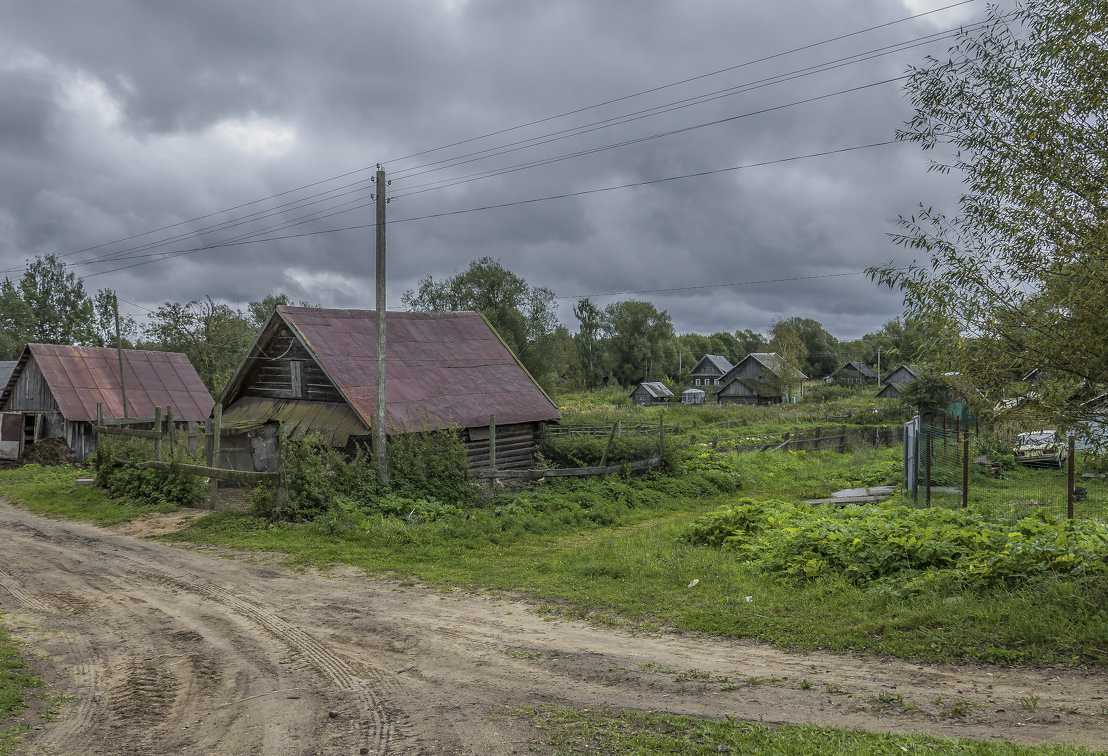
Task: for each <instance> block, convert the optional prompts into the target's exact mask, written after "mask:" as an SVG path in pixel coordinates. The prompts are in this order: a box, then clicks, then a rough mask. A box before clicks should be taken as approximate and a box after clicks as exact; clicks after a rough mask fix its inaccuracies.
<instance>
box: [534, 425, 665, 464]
mask: <svg viewBox="0 0 1108 756" xmlns="http://www.w3.org/2000/svg"><path fill="white" fill-rule="evenodd" d="M607 446H608V438H607V437H604V438H602V437H599V436H589V435H585V434H578V433H566V434H559V435H556V436H553V435H552V436H548V437H547V439H546V443H545V444H543V446H542V449H541V450H540V453H541V454H542V456H543V459H545V460H546V461H547V463H548V464H550V466H551V467H599V466H600V460H601V459H602V458H604V449H605V447H607ZM657 455H658V437H657V436H646V435H625V436H615V437H613V438H612V445H611V448H609V449H608V456H607V459H606V460H605V462H604V464H606V465H621V464H624V463H626V462H637V461H639V460H642V459H650V458H651V457H655V456H657Z"/></svg>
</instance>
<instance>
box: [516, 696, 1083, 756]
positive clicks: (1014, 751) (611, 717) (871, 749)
mask: <svg viewBox="0 0 1108 756" xmlns="http://www.w3.org/2000/svg"><path fill="white" fill-rule="evenodd" d="M515 715H516V716H520V717H525V718H527V719H529V720H530V721H531V722H532V723H533V724H534V725H535V726H537V727H538V728H540V729H541V730H543V731H544V733H545V734H546V737H545V738H544V740H543V741H542V743H541V744H540V745H539V746H538V747H537V748H535V747H533V750H537V751H538V752H540V753H545V754H548V755H549V756H555V755H557V756H565V755H568V754H584V753H619V754H624V756H646V755H647V754H670V755H671V756H708V755H709V754H712V755H713V756H715V754H720V753H757V754H770V755H780V756H822V755H823V754H829V753H833V754H836V755H837V756H855V755H857V756H862V755H863V754H865V756H873V755H875V754H876V755H879V756H880V755H883V754H887V755H888V756H903V754H905V753H911V754H917V755H918V756H946V755H947V754H961V755H964V754H972V755H974V756H1081V755H1083V754H1091V753H1092V751H1089V750H1088V749H1086V748H1081V747H1078V746H1069V745H1040V746H1022V745H1015V744H1012V743H984V742H978V741H972V740H953V739H948V738H935V737H931V736H928V735H899V734H898V735H891V734H883V733H871V732H864V731H859V730H841V729H837V728H832V727H816V726H814V725H805V726H802V727H793V726H780V727H769V726H767V725H764V724H760V723H758V722H742V721H737V720H734V719H726V720H723V721H716V720H705V719H694V718H691V717H679V716H672V715H667V714H639V713H633V712H612V711H607V710H599V711H589V710H585V711H582V712H578V711H573V710H568V709H553V708H544V709H521V710H519V711H517V712H515Z"/></svg>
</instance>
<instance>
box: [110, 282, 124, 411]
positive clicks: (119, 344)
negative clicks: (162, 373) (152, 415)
mask: <svg viewBox="0 0 1108 756" xmlns="http://www.w3.org/2000/svg"><path fill="white" fill-rule="evenodd" d="M112 304H113V305H114V307H115V351H116V354H118V355H119V393H120V394H122V395H123V417H124V419H126V417H127V385H126V384H125V383H124V382H123V339H122V338H120V336H119V296H118V295H117V294H116V293H115V292H114V291H113V292H112Z"/></svg>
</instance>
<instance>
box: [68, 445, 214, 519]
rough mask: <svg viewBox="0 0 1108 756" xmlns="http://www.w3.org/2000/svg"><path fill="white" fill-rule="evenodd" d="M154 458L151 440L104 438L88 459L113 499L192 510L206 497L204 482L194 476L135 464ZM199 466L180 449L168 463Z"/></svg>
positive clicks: (167, 459)
mask: <svg viewBox="0 0 1108 756" xmlns="http://www.w3.org/2000/svg"><path fill="white" fill-rule="evenodd" d="M153 458H154V444H153V442H152V441H144V440H142V439H133V438H114V437H111V436H101V437H100V440H99V442H98V444H97V449H96V453H95V454H94V455H92V456H91V457H90V458H89V463H90V464H91V465H92V467H93V470H94V475H95V481H96V485H98V486H100V487H101V488H103V489H104V490H106V491H107V492H108V494H109V495H110V496H111V497H112V498H113V499H124V500H126V501H130V502H138V503H141V504H143V505H169V506H176V507H191V506H195V505H196V504H198V503H200V502H201V501H202V500H203V498H204V481H203V479H202V478H199V477H197V476H195V475H187V474H185V473H180V472H176V471H174V470H170V469H166V468H140V467H136V466H135V463H138V462H146V461H148V460H152V459H153ZM169 459H172V461H176V462H183V463H189V464H196V460H194V459H193V458H192V457H190V456H189V454H188V452H187V451H186V450H185V449H184V448H183V447H182V446H178V447H177V449H176V450H175V452H174V455H173V456H172V458H168V457H167V458H166V461H169Z"/></svg>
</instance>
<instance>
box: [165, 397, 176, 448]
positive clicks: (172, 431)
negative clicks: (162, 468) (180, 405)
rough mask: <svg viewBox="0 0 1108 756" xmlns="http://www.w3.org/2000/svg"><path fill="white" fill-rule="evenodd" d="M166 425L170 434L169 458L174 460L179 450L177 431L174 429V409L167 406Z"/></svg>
mask: <svg viewBox="0 0 1108 756" xmlns="http://www.w3.org/2000/svg"><path fill="white" fill-rule="evenodd" d="M165 424H166V430H167V431H168V432H169V458H170V459H173V452H174V450H175V449H176V448H177V430H176V429H175V428H174V427H173V407H172V406H170V405H168V404H167V405H165Z"/></svg>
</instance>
